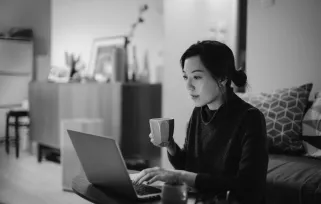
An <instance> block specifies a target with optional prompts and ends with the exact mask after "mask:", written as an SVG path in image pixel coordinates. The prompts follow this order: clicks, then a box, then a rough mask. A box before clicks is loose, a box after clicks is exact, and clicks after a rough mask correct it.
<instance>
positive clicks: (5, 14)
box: [0, 0, 50, 55]
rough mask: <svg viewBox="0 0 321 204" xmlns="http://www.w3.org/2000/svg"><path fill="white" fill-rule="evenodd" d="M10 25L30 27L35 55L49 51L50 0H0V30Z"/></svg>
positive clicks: (6, 28) (8, 27) (4, 29)
mask: <svg viewBox="0 0 321 204" xmlns="http://www.w3.org/2000/svg"><path fill="white" fill-rule="evenodd" d="M12 27H24V28H32V29H33V31H34V36H35V53H36V55H46V54H49V52H50V0H27V1H26V0H1V1H0V32H4V31H7V30H9V29H10V28H12Z"/></svg>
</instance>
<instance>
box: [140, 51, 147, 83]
mask: <svg viewBox="0 0 321 204" xmlns="http://www.w3.org/2000/svg"><path fill="white" fill-rule="evenodd" d="M139 81H140V82H142V83H149V58H148V51H146V52H145V55H144V67H143V70H142V71H141V72H140V74H139Z"/></svg>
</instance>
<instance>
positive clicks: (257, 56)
mask: <svg viewBox="0 0 321 204" xmlns="http://www.w3.org/2000/svg"><path fill="white" fill-rule="evenodd" d="M320 9H321V1H318V0H304V1H302V0H275V3H274V5H272V6H264V5H262V4H261V1H258V0H248V29H247V34H248V35H247V58H246V59H247V73H248V77H249V83H250V86H251V89H250V91H253V92H257V91H268V90H271V89H275V88H279V87H289V86H296V85H300V84H304V83H306V82H313V83H314V88H313V90H312V92H315V91H320V90H321V81H320V79H319V78H320V76H321V69H320V64H321V54H320V48H321V41H320V36H321V20H320V19H321V13H320Z"/></svg>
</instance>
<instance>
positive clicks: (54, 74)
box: [48, 66, 70, 83]
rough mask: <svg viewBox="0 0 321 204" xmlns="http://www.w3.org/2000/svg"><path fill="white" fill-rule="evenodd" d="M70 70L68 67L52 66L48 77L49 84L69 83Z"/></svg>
mask: <svg viewBox="0 0 321 204" xmlns="http://www.w3.org/2000/svg"><path fill="white" fill-rule="evenodd" d="M69 76H70V69H68V68H67V67H57V66H52V67H51V68H50V72H49V75H48V81H49V82H56V83H67V82H68V81H69V79H70V77H69Z"/></svg>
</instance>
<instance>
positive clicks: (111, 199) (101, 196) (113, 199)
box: [72, 174, 195, 204]
mask: <svg viewBox="0 0 321 204" xmlns="http://www.w3.org/2000/svg"><path fill="white" fill-rule="evenodd" d="M72 189H73V191H74V192H75V193H76V194H77V195H79V196H80V197H82V198H84V199H86V200H88V201H90V202H93V203H96V204H120V203H121V204H133V203H144V204H147V203H148V204H162V203H163V202H162V200H154V201H142V202H140V201H133V200H129V199H126V198H124V197H120V196H117V195H115V194H111V193H108V192H106V191H103V190H101V189H99V188H97V187H95V186H94V185H92V184H91V183H89V181H88V180H87V178H86V176H85V175H83V174H81V175H78V176H76V177H75V178H74V179H73V183H72ZM187 203H188V204H194V203H195V197H192V196H191V197H189V198H188V202H187Z"/></svg>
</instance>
